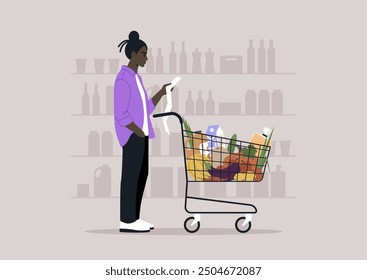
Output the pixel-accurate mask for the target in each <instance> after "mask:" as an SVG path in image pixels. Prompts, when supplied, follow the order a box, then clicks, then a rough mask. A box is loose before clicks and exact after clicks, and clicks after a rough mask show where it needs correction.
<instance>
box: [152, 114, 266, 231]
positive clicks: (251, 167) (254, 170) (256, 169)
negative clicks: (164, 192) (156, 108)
mask: <svg viewBox="0 0 367 280" xmlns="http://www.w3.org/2000/svg"><path fill="white" fill-rule="evenodd" d="M170 115H172V116H176V117H177V118H178V119H179V121H180V124H181V132H182V145H183V156H184V164H185V171H186V191H185V210H186V212H188V213H190V214H194V217H189V218H187V219H186V221H185V222H184V228H185V229H186V231H188V232H190V233H193V232H196V231H198V230H199V228H200V214H245V216H244V217H240V218H238V219H237V221H236V222H235V228H236V229H237V230H238V231H239V232H241V233H244V232H248V231H249V230H250V228H251V220H252V214H255V213H257V209H256V207H255V206H254V205H252V204H249V203H243V202H234V201H228V200H218V199H212V198H204V197H194V196H189V195H188V193H189V192H188V187H189V183H190V182H204V183H211V182H226V183H228V182H260V181H261V180H262V179H263V178H264V174H265V170H266V166H267V165H268V158H269V154H270V149H271V146H270V145H269V143H266V144H268V145H265V144H264V145H261V144H258V143H251V142H246V141H241V140H238V139H237V137H236V135H234V136H232V138H226V137H221V136H216V135H210V134H205V133H201V132H200V131H191V130H189V129H184V125H183V120H182V117H181V116H180V115H179V114H177V113H175V112H168V113H161V114H155V115H153V117H154V118H158V117H165V116H170ZM185 127H186V128H187V127H188V126H186V125H185ZM190 199H194V200H201V201H210V202H214V203H219V204H220V203H226V204H236V205H243V206H244V207H243V211H226V212H223V211H193V210H189V209H188V207H187V202H188V200H190ZM219 208H220V207H219Z"/></svg>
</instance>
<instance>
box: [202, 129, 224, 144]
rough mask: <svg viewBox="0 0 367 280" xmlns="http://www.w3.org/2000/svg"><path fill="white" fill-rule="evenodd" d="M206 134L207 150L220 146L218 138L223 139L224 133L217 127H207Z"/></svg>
mask: <svg viewBox="0 0 367 280" xmlns="http://www.w3.org/2000/svg"><path fill="white" fill-rule="evenodd" d="M206 134H207V135H208V136H207V138H208V149H210V150H211V149H214V148H215V147H218V146H220V145H221V139H220V137H223V136H224V133H223V130H222V129H221V128H220V126H219V125H209V126H208V128H207V130H206Z"/></svg>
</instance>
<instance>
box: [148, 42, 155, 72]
mask: <svg viewBox="0 0 367 280" xmlns="http://www.w3.org/2000/svg"><path fill="white" fill-rule="evenodd" d="M147 73H148V74H153V73H154V57H153V52H152V48H149V50H148V61H147Z"/></svg>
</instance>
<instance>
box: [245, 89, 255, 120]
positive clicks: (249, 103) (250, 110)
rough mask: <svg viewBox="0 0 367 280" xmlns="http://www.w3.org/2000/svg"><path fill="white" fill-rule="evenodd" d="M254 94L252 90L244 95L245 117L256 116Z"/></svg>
mask: <svg viewBox="0 0 367 280" xmlns="http://www.w3.org/2000/svg"><path fill="white" fill-rule="evenodd" d="M256 99H257V98H256V92H255V91H254V90H252V89H249V90H248V91H247V92H246V95H245V113H246V115H256V107H257V104H256V103H257V100H256Z"/></svg>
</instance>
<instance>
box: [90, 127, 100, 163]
mask: <svg viewBox="0 0 367 280" xmlns="http://www.w3.org/2000/svg"><path fill="white" fill-rule="evenodd" d="M99 147H100V141H99V134H98V132H97V131H91V132H90V133H89V136H88V156H92V157H97V156H100V150H99Z"/></svg>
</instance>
